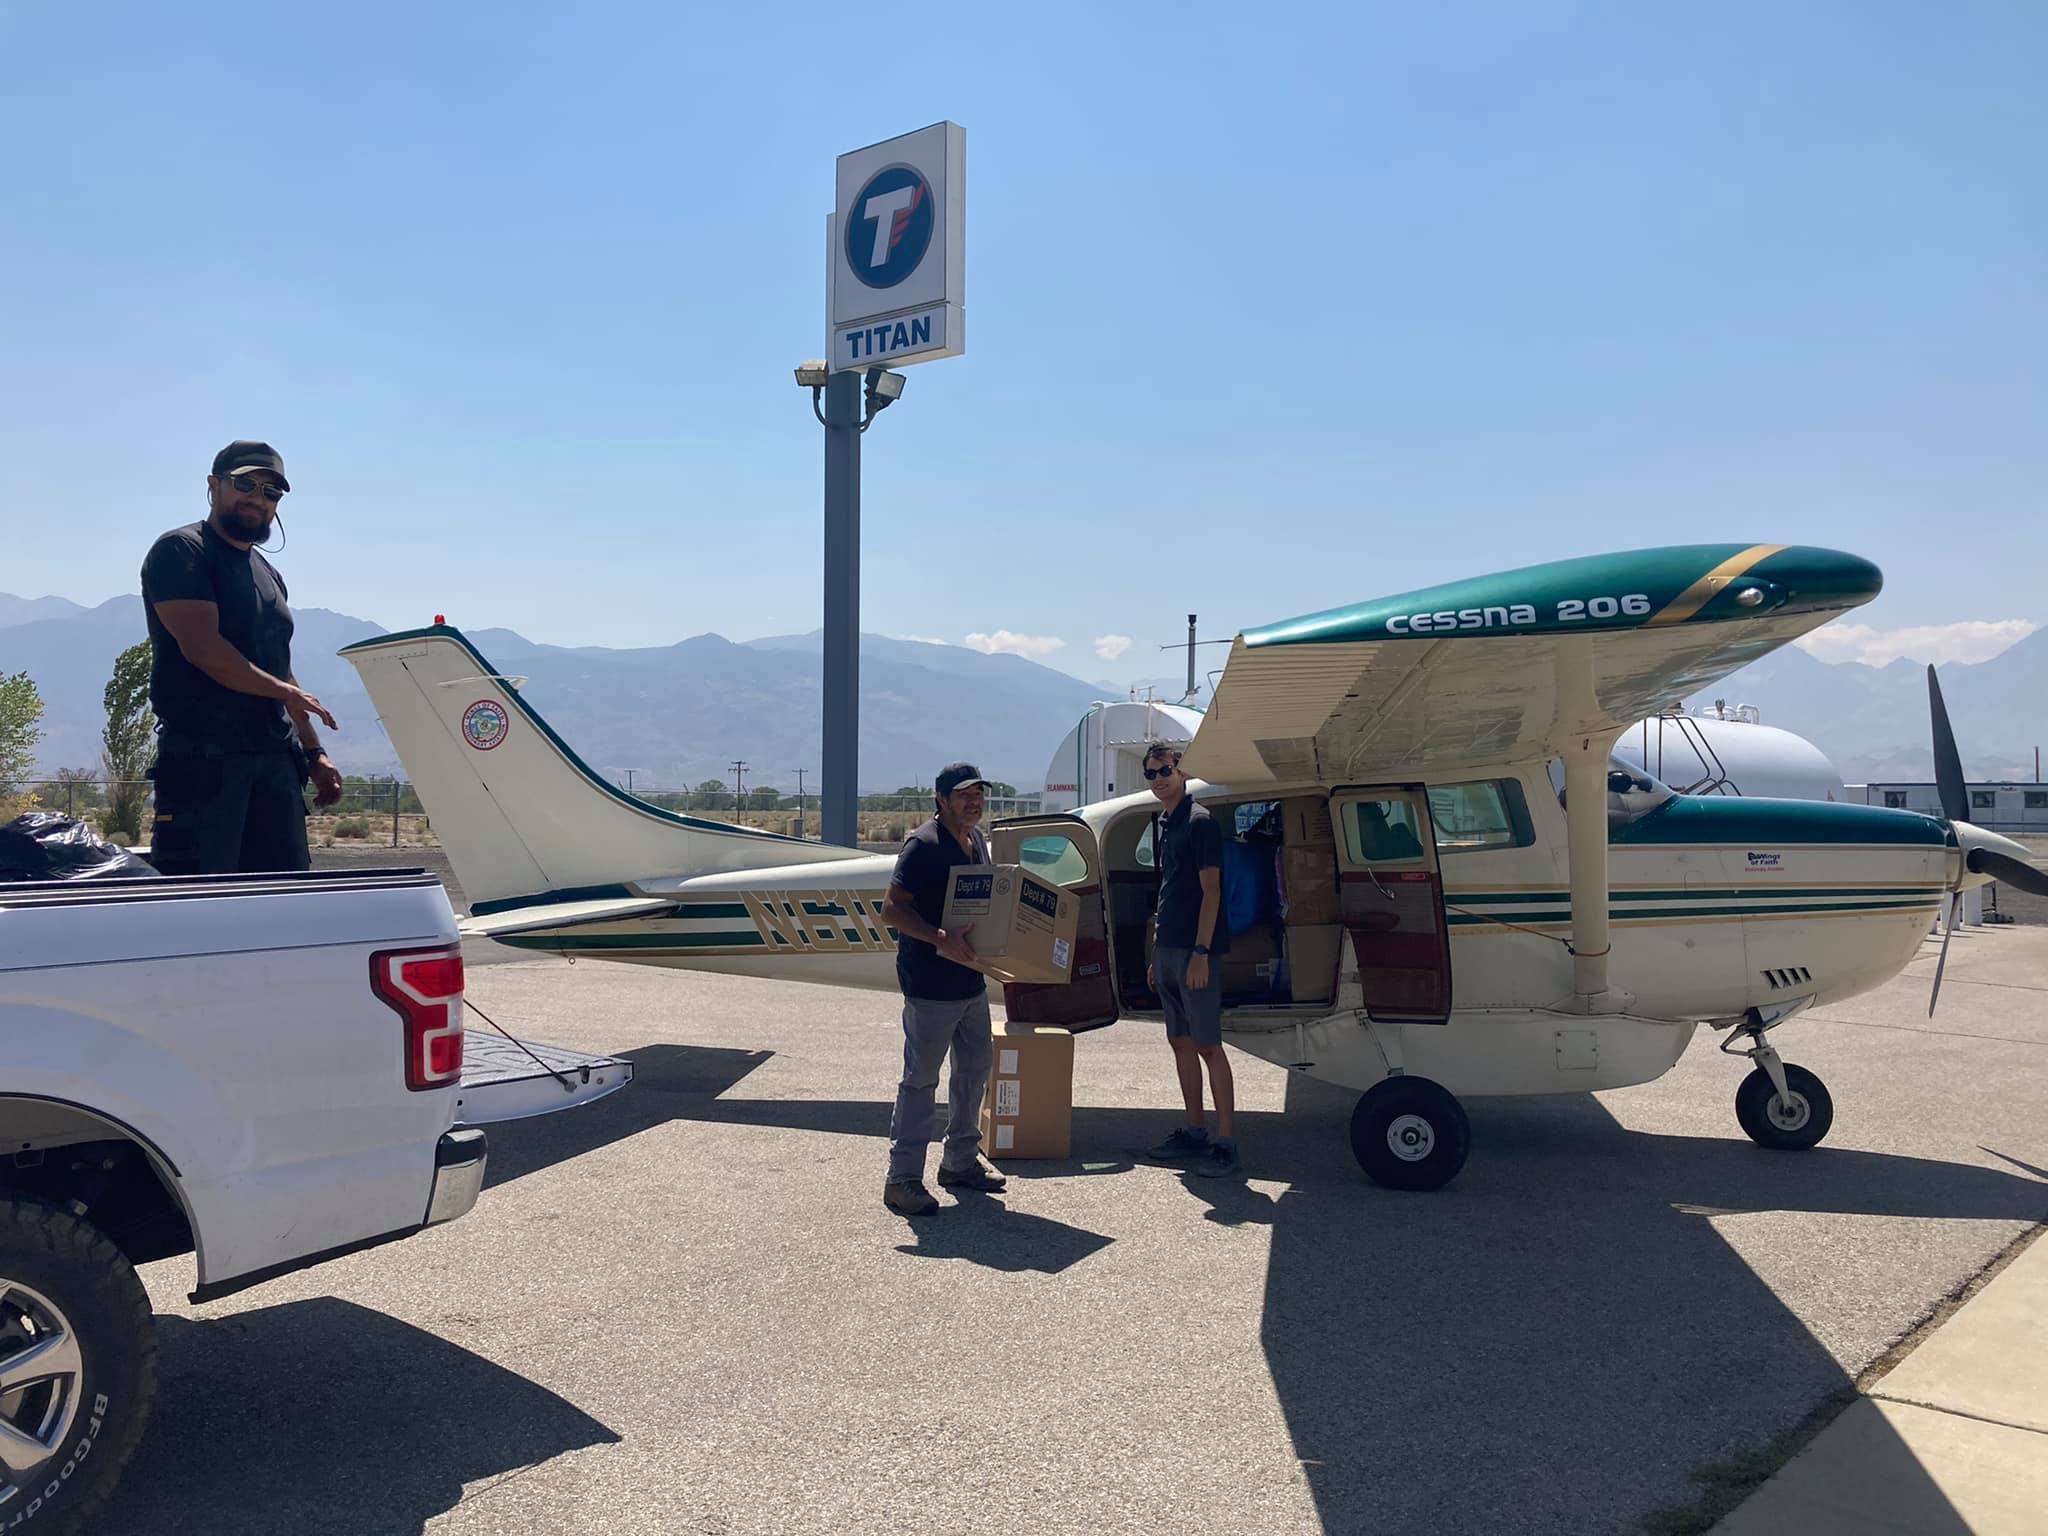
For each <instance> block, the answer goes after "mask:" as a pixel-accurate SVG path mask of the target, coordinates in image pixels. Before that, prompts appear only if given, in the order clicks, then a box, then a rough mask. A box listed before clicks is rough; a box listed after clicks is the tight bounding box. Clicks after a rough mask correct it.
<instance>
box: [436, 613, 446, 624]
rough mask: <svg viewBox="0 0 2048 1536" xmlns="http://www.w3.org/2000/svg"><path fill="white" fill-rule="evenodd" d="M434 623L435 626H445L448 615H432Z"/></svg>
mask: <svg viewBox="0 0 2048 1536" xmlns="http://www.w3.org/2000/svg"><path fill="white" fill-rule="evenodd" d="M434 622H435V623H436V624H446V623H447V622H448V615H447V614H445V613H437V614H435V615H434Z"/></svg>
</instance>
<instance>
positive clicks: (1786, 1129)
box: [1735, 1061, 1835, 1152]
mask: <svg viewBox="0 0 2048 1536" xmlns="http://www.w3.org/2000/svg"><path fill="white" fill-rule="evenodd" d="M1785 1086H1786V1087H1787V1088H1789V1089H1790V1090H1791V1092H1792V1098H1793V1100H1794V1103H1793V1104H1792V1105H1791V1106H1790V1107H1789V1108H1788V1107H1787V1106H1785V1105H1784V1104H1782V1103H1780V1101H1779V1099H1778V1090H1777V1087H1776V1086H1775V1085H1774V1084H1773V1083H1772V1082H1771V1075H1770V1073H1768V1072H1766V1071H1764V1069H1763V1068H1762V1067H1758V1068H1756V1069H1755V1070H1754V1071H1752V1072H1751V1073H1750V1074H1749V1076H1747V1077H1745V1078H1744V1079H1743V1080H1742V1086H1741V1087H1740V1088H1738V1089H1736V1090H1735V1118H1736V1119H1737V1120H1738V1121H1740V1122H1741V1125H1742V1129H1743V1133H1744V1134H1745V1135H1747V1136H1748V1137H1749V1139H1750V1140H1751V1141H1753V1142H1755V1143H1756V1144H1757V1145H1758V1146H1760V1147H1770V1148H1772V1149H1773V1150H1775V1151H1779V1152H1804V1151H1805V1150H1806V1149H1807V1148H1808V1147H1813V1146H1818V1145H1819V1144H1820V1140H1821V1138H1822V1137H1823V1136H1825V1135H1827V1133H1828V1127H1830V1126H1831V1125H1833V1124H1834V1123H1835V1101H1834V1100H1833V1099H1831V1098H1829V1097H1828V1090H1827V1086H1826V1085H1825V1084H1824V1083H1822V1082H1821V1080H1820V1079H1819V1078H1817V1077H1815V1076H1814V1075H1813V1074H1812V1073H1811V1072H1809V1071H1807V1070H1806V1068H1804V1067H1795V1066H1793V1065H1792V1063H1791V1062H1789V1061H1788V1062H1786V1063H1785Z"/></svg>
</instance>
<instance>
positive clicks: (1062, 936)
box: [939, 864, 1081, 984]
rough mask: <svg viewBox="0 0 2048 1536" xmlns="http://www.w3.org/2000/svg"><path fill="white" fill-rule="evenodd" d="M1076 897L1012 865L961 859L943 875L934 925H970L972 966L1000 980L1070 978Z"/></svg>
mask: <svg viewBox="0 0 2048 1536" xmlns="http://www.w3.org/2000/svg"><path fill="white" fill-rule="evenodd" d="M1080 916H1081V902H1080V898H1079V897H1077V896H1075V895H1074V893H1073V892H1072V891H1068V890H1064V889H1062V888H1061V887H1059V886H1057V885H1053V884H1051V883H1049V882H1047V881H1044V880H1041V879H1039V878H1038V876H1036V875H1034V874H1031V873H1030V872H1029V871H1027V870H1025V869H1023V868H1021V867H1020V866H1018V865H1015V864H962V865H958V866H956V867H955V868H954V869H953V871H952V872H951V874H950V875H949V876H948V878H947V884H946V910H945V912H944V914H943V915H942V916H941V917H940V919H939V926H940V927H942V928H944V929H945V930H946V931H947V932H949V933H953V932H957V931H959V930H960V929H962V928H965V927H967V926H968V925H969V924H972V925H973V929H974V931H973V932H972V933H970V934H968V935H967V942H968V943H969V944H971V945H972V946H973V947H974V954H975V960H976V964H975V969H976V970H979V971H982V972H984V973H986V974H987V975H990V976H993V977H995V978H996V979H997V980H999V981H1026V982H1036V983H1040V984H1045V983H1057V982H1063V981H1071V980H1073V963H1074V933H1075V929H1076V928H1077V927H1078V926H1079V923H1080Z"/></svg>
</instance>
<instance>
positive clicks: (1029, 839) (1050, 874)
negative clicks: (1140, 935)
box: [988, 816, 1117, 1033]
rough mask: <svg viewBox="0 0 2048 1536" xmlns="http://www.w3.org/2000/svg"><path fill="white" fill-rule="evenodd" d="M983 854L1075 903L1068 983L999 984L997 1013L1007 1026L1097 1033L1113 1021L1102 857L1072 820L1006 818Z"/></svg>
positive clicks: (1090, 835)
mask: <svg viewBox="0 0 2048 1536" xmlns="http://www.w3.org/2000/svg"><path fill="white" fill-rule="evenodd" d="M988 842H989V853H990V854H991V856H993V857H994V859H995V861H996V862H997V863H998V864H1017V865H1021V866H1022V867H1023V868H1025V869H1027V870H1029V871H1030V872H1031V873H1032V874H1034V875H1036V876H1038V877H1039V879H1041V880H1049V881H1051V882H1052V883H1053V884H1054V885H1058V886H1064V887H1065V888H1066V889H1067V890H1070V891H1072V892H1073V893H1074V895H1075V896H1076V897H1078V898H1079V899H1080V903H1081V910H1080V914H1079V916H1078V919H1077V921H1076V923H1075V929H1074V972H1073V980H1072V981H1068V982H1064V983H1060V984H1056V985H1049V986H1041V985H1037V984H1033V983H1027V982H1016V981H1006V982H1004V983H1003V1009H1004V1011H1005V1012H1006V1013H1007V1014H1008V1015H1009V1017H1010V1022H1011V1023H1013V1024H1043V1025H1046V1026H1048V1027H1051V1028H1057V1029H1071V1030H1073V1031H1075V1032H1076V1033H1079V1032H1080V1031H1082V1030H1085V1029H1100V1028H1101V1027H1102V1026H1103V1025H1105V1024H1114V1023H1115V1022H1116V1020H1117V1000H1116V967H1115V966H1114V965H1113V964H1112V963H1111V960H1110V953H1109V913H1108V902H1107V899H1106V896H1105V889H1106V881H1105V879H1104V876H1103V867H1102V851H1101V849H1100V848H1099V847H1098V846H1097V844H1096V841H1095V833H1094V830H1093V829H1092V828H1091V827H1090V826H1089V825H1088V823H1087V822H1085V821H1083V820H1082V819H1081V818H1080V817H1079V816H1017V817H1006V818H1004V819H1003V820H1002V821H999V822H997V823H996V824H995V825H994V826H992V827H990V828H989V834H988Z"/></svg>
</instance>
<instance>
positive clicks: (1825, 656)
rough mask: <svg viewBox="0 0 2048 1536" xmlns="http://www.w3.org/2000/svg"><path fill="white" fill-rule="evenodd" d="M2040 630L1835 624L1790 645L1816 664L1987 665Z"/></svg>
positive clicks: (1992, 622)
mask: <svg viewBox="0 0 2048 1536" xmlns="http://www.w3.org/2000/svg"><path fill="white" fill-rule="evenodd" d="M2040 627H2041V626H2040V625H2038V624H2035V623H2033V622H2031V621H2029V620H2027V619H1964V620H1963V621H1961V622H1960V623H1956V624H1921V625H1918V626H1915V627H1913V628H1910V629H1876V628H1873V627H1872V626H1870V625H1868V624H1842V623H1835V624H1827V625H1823V626H1822V627H1821V628H1819V629H1817V630H1815V631H1814V632H1813V633H1812V634H1810V635H1801V636H1800V637H1799V638H1798V639H1797V640H1794V641H1793V642H1792V643H1793V644H1794V645H1796V646H1798V647H1799V648H1800V649H1801V650H1803V651H1805V652H1806V653H1807V654H1808V655H1809V656H1813V657H1815V658H1817V659H1818V660H1821V661H1860V662H1863V663H1865V664H1866V665H1868V666H1873V667H1882V666H1885V665H1886V664H1888V663H1890V662H1894V661H1897V660H1898V659H1899V658H1900V657H1901V656H1904V657H1906V658H1907V659H1908V660H1911V661H1932V662H1944V661H1989V660H1990V659H1991V658H1992V657H1994V656H1996V655H1997V654H1998V653H1999V652H2000V651H2003V650H2005V649H2007V648H2008V647H2010V646H2014V645H2017V644H2019V642H2020V641H2022V640H2024V639H2026V638H2027V636H2029V635H2031V634H2032V633H2033V632H2034V631H2035V630H2037V629H2039V628H2040Z"/></svg>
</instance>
